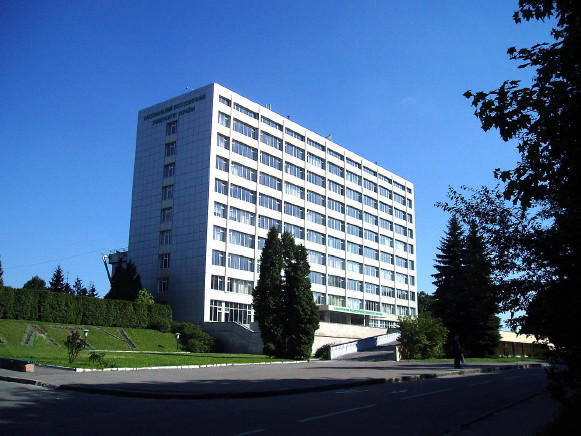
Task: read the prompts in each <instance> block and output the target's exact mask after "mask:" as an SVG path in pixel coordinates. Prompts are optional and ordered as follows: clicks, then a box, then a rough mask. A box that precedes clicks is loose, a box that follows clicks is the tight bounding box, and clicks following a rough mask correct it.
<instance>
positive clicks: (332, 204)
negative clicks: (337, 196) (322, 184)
mask: <svg viewBox="0 0 581 436" xmlns="http://www.w3.org/2000/svg"><path fill="white" fill-rule="evenodd" d="M327 207H328V208H329V209H331V210H334V211H335V212H340V213H345V205H344V204H343V203H341V202H340V201H337V200H333V199H332V198H329V199H327Z"/></svg>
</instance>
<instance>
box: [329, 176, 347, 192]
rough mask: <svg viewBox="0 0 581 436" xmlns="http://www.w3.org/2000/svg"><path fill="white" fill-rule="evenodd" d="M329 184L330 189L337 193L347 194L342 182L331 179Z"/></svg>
mask: <svg viewBox="0 0 581 436" xmlns="http://www.w3.org/2000/svg"><path fill="white" fill-rule="evenodd" d="M327 186H328V188H329V191H331V192H334V193H335V194H339V195H344V194H345V188H344V187H343V185H341V184H340V183H337V182H334V181H332V180H329V181H328V182H327Z"/></svg>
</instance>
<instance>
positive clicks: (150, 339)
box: [0, 319, 272, 368]
mask: <svg viewBox="0 0 581 436" xmlns="http://www.w3.org/2000/svg"><path fill="white" fill-rule="evenodd" d="M31 326H37V327H39V328H40V329H42V331H44V332H45V333H46V335H47V336H48V338H49V339H47V338H46V337H43V335H42V334H38V333H33V334H32V335H30V328H31ZM67 328H75V329H88V330H89V334H88V337H87V342H88V344H89V347H90V348H89V349H88V350H87V351H82V352H81V354H80V355H79V357H78V358H77V360H75V362H74V364H73V365H70V364H69V362H68V360H67V348H66V347H65V346H64V342H65V340H66V338H67V336H68V334H69V332H70V329H67ZM120 330H122V331H123V332H124V333H125V334H126V335H127V337H128V338H129V339H130V340H131V341H132V342H133V344H134V345H135V346H136V348H132V347H131V346H130V345H129V344H128V342H127V341H125V340H123V337H122V334H121V332H120ZM27 339H29V343H28V344H26V341H27ZM51 340H52V341H51ZM53 341H54V342H53ZM94 350H107V351H99V352H100V353H105V361H106V362H107V366H117V367H120V368H121V367H123V368H125V367H127V368H137V367H145V366H173V365H211V364H223V363H252V362H270V361H272V359H269V358H267V357H265V356H258V355H243V354H201V353H176V352H175V350H176V340H175V336H174V334H173V333H161V332H159V331H156V330H145V329H126V328H118V327H97V326H77V325H64V324H56V323H46V322H44V323H43V322H37V321H21V320H6V319H2V320H0V356H3V357H14V358H19V359H29V360H33V361H35V362H36V363H44V364H52V365H59V366H74V367H78V368H98V367H99V365H98V364H96V363H94V362H90V361H89V358H88V356H89V354H90V352H92V351H94ZM131 351H141V352H150V353H135V352H131ZM151 352H154V353H151Z"/></svg>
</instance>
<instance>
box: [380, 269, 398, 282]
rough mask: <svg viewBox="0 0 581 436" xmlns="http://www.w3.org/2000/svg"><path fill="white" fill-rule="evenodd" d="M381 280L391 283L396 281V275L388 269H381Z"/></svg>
mask: <svg viewBox="0 0 581 436" xmlns="http://www.w3.org/2000/svg"><path fill="white" fill-rule="evenodd" d="M381 278H382V279H385V280H389V281H392V282H393V281H394V280H395V274H394V272H393V271H389V270H387V269H383V268H382V269H381Z"/></svg>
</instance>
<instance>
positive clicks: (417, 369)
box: [0, 353, 541, 399]
mask: <svg viewBox="0 0 581 436" xmlns="http://www.w3.org/2000/svg"><path fill="white" fill-rule="evenodd" d="M533 366H537V367H538V366H541V363H523V364H512V363H507V364H499V363H477V364H468V365H466V367H465V368H464V369H461V370H454V369H453V366H452V363H451V362H450V363H447V362H446V363H441V362H390V361H385V360H377V359H376V358H375V359H374V357H373V356H370V357H369V356H365V355H364V354H363V353H359V355H357V356H356V357H353V358H351V359H342V360H333V361H320V360H319V361H310V362H296V363H295V362H292V363H273V364H250V365H229V366H213V367H201V368H184V369H176V368H172V369H140V370H128V371H93V372H74V371H70V370H65V369H58V368H49V367H43V366H36V370H35V372H32V373H23V372H15V371H10V370H6V369H0V380H4V381H11V382H19V383H26V384H36V385H39V386H47V387H51V388H54V389H64V390H75V391H83V392H89V393H100V394H109V395H118V396H132V397H145V398H189V399H202V398H205V399H208V398H248V397H259V396H260V397H264V396H273V395H285V394H291V393H301V392H312V391H322V390H331V389H345V388H348V387H354V386H363V385H367V384H381V383H394V382H401V381H411V380H419V379H428V378H436V377H445V376H452V375H462V374H476V373H484V372H497V371H502V370H508V369H515V368H527V367H533Z"/></svg>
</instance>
